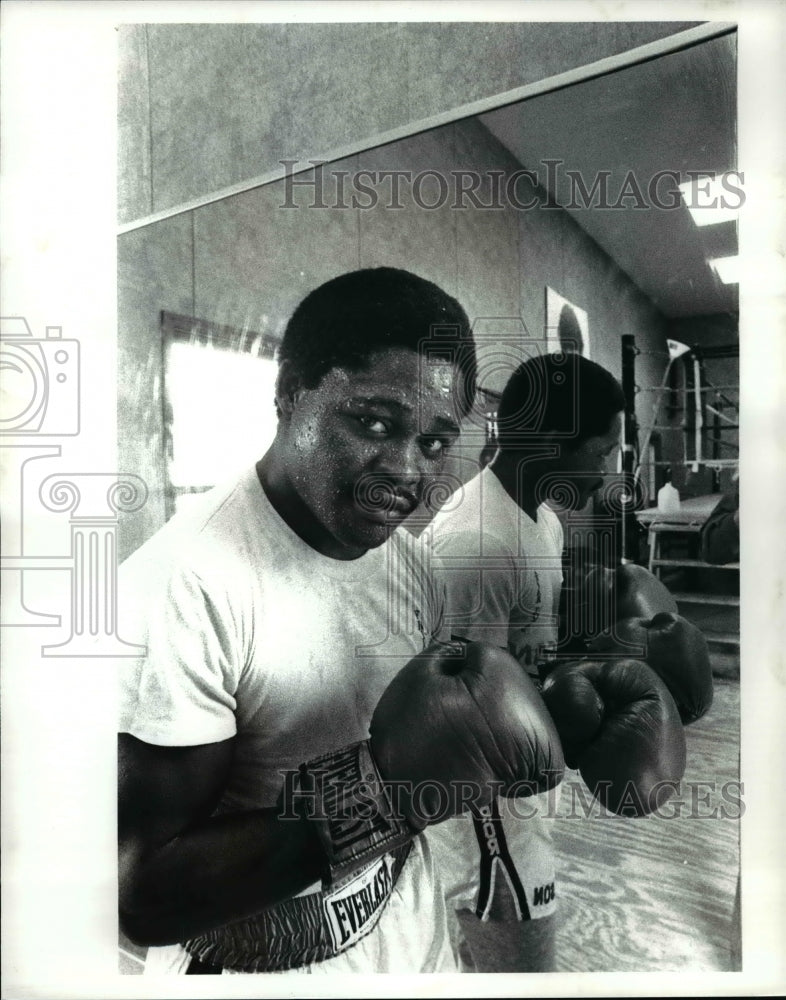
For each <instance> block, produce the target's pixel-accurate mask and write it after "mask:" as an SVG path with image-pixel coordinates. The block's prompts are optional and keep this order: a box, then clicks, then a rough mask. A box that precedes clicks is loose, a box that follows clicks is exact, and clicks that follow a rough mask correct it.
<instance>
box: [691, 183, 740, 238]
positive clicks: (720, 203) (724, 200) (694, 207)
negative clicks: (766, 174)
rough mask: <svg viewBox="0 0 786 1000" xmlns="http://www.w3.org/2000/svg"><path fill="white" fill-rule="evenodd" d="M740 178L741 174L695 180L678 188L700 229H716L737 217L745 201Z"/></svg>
mask: <svg viewBox="0 0 786 1000" xmlns="http://www.w3.org/2000/svg"><path fill="white" fill-rule="evenodd" d="M739 179H740V175H739V174H738V173H733V174H719V175H717V176H715V177H705V176H702V177H694V178H692V179H691V180H689V181H685V183H684V184H680V185H679V188H680V194H681V195H682V200H683V201H684V202H685V207H686V208H687V209H688V211H689V212H690V214H691V216H692V218H693V221H694V222H695V223H696V225H697V226H715V225H717V224H718V223H720V222H733V221H734V219H736V218H737V215H738V213H739V210H740V205H741V204H742V199H743V193H742V189H741V188H740V186H739Z"/></svg>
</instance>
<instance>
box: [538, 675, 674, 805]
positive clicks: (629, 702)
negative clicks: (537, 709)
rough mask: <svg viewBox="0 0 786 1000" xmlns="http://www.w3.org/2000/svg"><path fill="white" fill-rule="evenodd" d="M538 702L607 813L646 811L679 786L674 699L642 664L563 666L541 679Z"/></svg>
mask: <svg viewBox="0 0 786 1000" xmlns="http://www.w3.org/2000/svg"><path fill="white" fill-rule="evenodd" d="M543 700H544V701H545V702H546V705H547V707H548V709H549V711H550V712H551V715H552V718H553V719H554V722H555V724H556V727H557V732H558V733H559V735H560V739H561V740H562V745H563V748H564V751H565V760H566V762H567V763H568V765H569V766H570V767H576V768H578V770H579V772H580V773H581V776H582V778H583V779H584V781H585V782H586V784H587V786H588V787H589V789H590V791H591V792H592V793H593V795H595V796H596V797H597V798H598V799H599V800H600V801H601V802H602V803H603V804H604V805H605V806H606V807H607V808H608V809H610V810H611V811H612V812H615V813H619V814H622V815H631V814H632V815H635V816H643V815H647V814H648V813H651V812H653V811H654V810H655V809H656V808H657V807H658V806H659V805H660V804H661V803H663V802H665V801H666V799H668V798H670V797H671V795H673V794H674V792H675V791H676V790H677V786H678V783H679V781H680V780H681V778H682V776H683V774H684V773H685V760H686V750H685V733H684V731H683V728H682V724H681V722H680V717H679V713H678V711H677V707H676V705H675V704H674V699H673V698H672V697H671V695H670V694H669V692H668V690H667V689H666V686H665V685H664V683H663V681H661V680H660V678H659V677H657V676H656V674H655V673H654V672H653V671H652V670H651V669H650V668H649V667H648V666H647V664H646V663H642V662H640V661H638V660H609V661H605V662H593V661H579V662H575V663H566V664H562V665H561V666H559V667H557V668H556V669H555V670H553V671H552V672H551V673H550V674H549V675H548V677H547V678H546V680H545V681H544V684H543Z"/></svg>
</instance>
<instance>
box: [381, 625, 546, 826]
mask: <svg viewBox="0 0 786 1000" xmlns="http://www.w3.org/2000/svg"><path fill="white" fill-rule="evenodd" d="M370 732H371V753H372V755H373V757H374V759H375V761H376V762H377V765H378V767H379V772H380V775H381V776H382V778H383V780H385V781H388V782H395V783H397V784H400V787H401V788H402V789H403V792H404V795H403V797H402V798H401V800H400V801H401V805H402V809H403V812H404V815H405V816H406V818H407V820H408V822H409V823H410V825H411V826H412V827H414V828H415V829H421V828H422V827H423V826H425V825H426V823H427V822H429V821H431V819H432V817H437V818H439V819H446V818H448V816H450V815H457V814H459V813H461V812H463V811H465V809H466V808H467V806H468V805H469V804H471V805H473V806H480V805H486V804H489V803H490V802H491V801H492V800H493V798H494V797H495V795H496V794H502V795H514V796H516V795H517V796H521V795H531V794H534V793H536V792H540V791H545V790H547V789H549V788H553V787H554V786H555V785H557V784H559V782H560V781H561V780H562V775H563V772H564V767H565V762H564V758H563V754H562V747H561V745H560V741H559V737H558V736H557V731H556V729H555V726H554V723H553V721H552V719H551V717H550V715H549V713H548V711H547V710H546V706H545V705H544V703H543V700H542V698H541V697H540V695H539V694H538V691H537V690H536V688H535V686H534V685H533V683H532V682H531V681H530V680H529V678H528V677H527V675H526V673H525V672H524V670H522V668H521V666H520V664H519V663H518V661H517V660H516V659H514V657H513V656H511V655H510V654H509V653H507V652H506V651H505V650H503V649H500V648H499V647H497V646H492V645H489V644H486V643H478V642H459V641H453V642H451V643H448V644H444V643H435V644H432V645H431V646H430V647H429V648H428V649H427V650H425V651H424V652H423V653H421V654H420V655H418V656H416V657H415V658H414V659H413V660H411V661H410V662H409V663H408V664H407V665H406V666H405V667H403V668H402V670H400V671H399V673H398V674H397V675H396V677H394V678H393V680H392V681H391V683H390V684H389V685H388V687H387V689H386V690H385V691H384V693H383V695H382V697H381V698H380V700H379V702H378V704H377V706H376V708H375V710H374V714H373V717H372V719H371V727H370ZM468 788H469V790H470V792H471V794H472V801H471V802H468V801H467V799H466V790H467V789H468ZM410 789H411V790H413V794H412V795H411V794H410V792H409V790H410ZM418 789H420V790H421V794H419V795H418V796H417V799H416V798H415V797H414V794H415V793H417V790H418ZM462 789H464V791H463V792H462ZM462 795H463V796H464V799H463V801H462Z"/></svg>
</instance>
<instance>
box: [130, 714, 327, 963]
mask: <svg viewBox="0 0 786 1000" xmlns="http://www.w3.org/2000/svg"><path fill="white" fill-rule="evenodd" d="M233 744H234V740H233V739H230V740H224V741H223V742H220V743H209V744H204V745H202V746H192V747H162V746H152V745H150V744H148V743H144V742H142V741H141V740H138V739H136V738H135V737H133V736H130V735H128V734H125V733H123V734H121V735H120V737H119V761H118V777H119V796H118V836H119V847H120V853H119V883H120V916H121V923H122V926H123V930H124V931H125V933H126V934H127V935H128V936H129V937H130V938H131V939H132V940H134V941H136V942H138V943H139V944H144V945H161V944H172V943H174V942H177V941H183V940H185V939H187V938H189V937H192V936H194V935H196V934H200V933H204V932H205V931H207V930H210V929H212V928H214V927H217V926H219V925H221V924H225V923H227V922H229V921H231V920H239V919H242V918H244V917H247V916H250V915H251V914H252V913H255V912H258V911H259V910H260V909H262V908H263V907H264V906H268V905H270V904H272V903H276V902H278V901H280V900H282V899H286V898H288V897H290V896H293V895H296V894H297V893H298V892H300V891H301V890H302V889H305V888H306V887H307V886H309V885H311V884H313V883H314V882H316V881H318V880H319V877H320V873H321V860H322V858H323V855H322V852H321V848H320V847H319V844H318V841H317V839H316V834H315V832H314V829H313V827H312V826H311V824H309V823H307V822H306V821H303V820H295V819H281V818H279V815H278V814H279V810H278V809H255V810H252V811H249V812H243V813H235V814H231V815H226V816H216V817H211V813H212V811H213V810H214V808H215V806H216V804H217V802H218V800H219V797H220V795H221V792H222V790H223V788H224V786H225V784H226V780H227V776H228V773H229V767H230V763H231V760H232V754H233Z"/></svg>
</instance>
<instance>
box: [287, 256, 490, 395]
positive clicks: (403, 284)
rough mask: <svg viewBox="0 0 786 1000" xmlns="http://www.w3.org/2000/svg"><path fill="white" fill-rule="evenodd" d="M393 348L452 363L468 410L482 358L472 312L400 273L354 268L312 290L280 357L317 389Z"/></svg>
mask: <svg viewBox="0 0 786 1000" xmlns="http://www.w3.org/2000/svg"><path fill="white" fill-rule="evenodd" d="M391 347H405V348H409V349H411V350H415V351H420V352H421V353H423V354H424V355H425V356H426V357H429V358H432V359H435V360H436V359H443V358H446V359H449V360H450V361H453V362H454V363H455V364H456V365H457V366H458V368H459V371H460V372H461V375H462V379H461V383H462V388H461V399H460V401H459V402H460V406H461V409H462V412H463V413H465V414H466V413H468V412H469V410H470V409H471V407H472V403H473V400H474V398H475V387H476V379H477V360H476V355H475V344H474V340H473V338H472V331H471V328H470V323H469V319H468V318H467V314H466V312H465V311H464V309H463V308H462V306H461V305H460V303H459V302H457V301H456V299H454V298H453V297H452V296H451V295H448V294H447V292H445V291H443V290H442V289H441V288H439V286H437V285H435V284H434V283H433V282H431V281H427V280H426V279H425V278H421V277H419V276H418V275H416V274H412V273H411V272H410V271H404V270H402V269H400V268H394V267H375V268H365V269H363V270H359V271H350V272H349V273H347V274H342V275H339V276H338V277H337V278H332V279H331V280H330V281H327V282H325V283H324V284H323V285H320V286H319V287H318V288H315V289H314V290H313V291H312V292H309V294H308V295H307V296H306V297H305V298H304V299H303V300H302V302H301V303H300V304H299V305H298V306H297V308H296V309H295V311H294V313H293V314H292V316H291V317H290V319H289V322H288V323H287V326H286V329H285V331H284V337H283V340H282V341H281V345H280V347H279V350H278V358H279V361H280V362H282V363H283V362H287V364H288V365H289V368H290V372H291V373H292V374H294V375H296V376H297V377H298V378H299V380H300V382H301V384H302V385H303V386H304V387H305V388H307V389H314V388H316V387H317V385H318V384H319V382H320V381H321V379H322V378H323V376H324V375H326V374H327V372H329V371H331V369H333V368H337V367H344V368H349V369H352V370H358V369H362V368H363V367H364V366H365V365H366V364H367V362H368V359H369V357H370V355H372V354H373V353H375V352H377V351H384V350H387V349H388V348H391Z"/></svg>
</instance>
